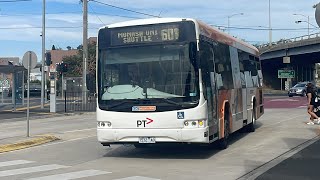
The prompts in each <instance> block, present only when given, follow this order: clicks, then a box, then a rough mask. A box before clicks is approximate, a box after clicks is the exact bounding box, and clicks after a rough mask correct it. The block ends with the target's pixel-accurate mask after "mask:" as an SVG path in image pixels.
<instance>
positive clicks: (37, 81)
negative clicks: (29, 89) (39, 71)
mask: <svg viewBox="0 0 320 180" xmlns="http://www.w3.org/2000/svg"><path fill="white" fill-rule="evenodd" d="M30 83H34V84H41V81H40V80H31V81H30Z"/></svg>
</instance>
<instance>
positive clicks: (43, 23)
mask: <svg viewBox="0 0 320 180" xmlns="http://www.w3.org/2000/svg"><path fill="white" fill-rule="evenodd" d="M45 23H46V0H43V3H42V33H41V36H42V65H41V67H42V71H41V109H43V108H44V84H45V72H44V61H45V56H46V54H45V53H46V52H45V51H46V45H45V43H46V39H45V38H46V24H45Z"/></svg>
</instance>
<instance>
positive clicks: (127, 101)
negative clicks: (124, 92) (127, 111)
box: [108, 100, 138, 108]
mask: <svg viewBox="0 0 320 180" xmlns="http://www.w3.org/2000/svg"><path fill="white" fill-rule="evenodd" d="M130 102H133V103H136V102H138V101H136V100H133V101H129V100H122V101H121V102H119V103H117V104H113V105H111V106H109V107H108V108H114V107H117V106H121V105H122V104H126V103H130Z"/></svg>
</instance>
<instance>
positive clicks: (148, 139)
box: [139, 137, 156, 144]
mask: <svg viewBox="0 0 320 180" xmlns="http://www.w3.org/2000/svg"><path fill="white" fill-rule="evenodd" d="M139 143H143V144H151V143H156V139H155V138H154V137H140V138H139Z"/></svg>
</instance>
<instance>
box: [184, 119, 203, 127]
mask: <svg viewBox="0 0 320 180" xmlns="http://www.w3.org/2000/svg"><path fill="white" fill-rule="evenodd" d="M184 127H185V128H203V127H205V120H198V121H185V122H184Z"/></svg>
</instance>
